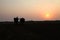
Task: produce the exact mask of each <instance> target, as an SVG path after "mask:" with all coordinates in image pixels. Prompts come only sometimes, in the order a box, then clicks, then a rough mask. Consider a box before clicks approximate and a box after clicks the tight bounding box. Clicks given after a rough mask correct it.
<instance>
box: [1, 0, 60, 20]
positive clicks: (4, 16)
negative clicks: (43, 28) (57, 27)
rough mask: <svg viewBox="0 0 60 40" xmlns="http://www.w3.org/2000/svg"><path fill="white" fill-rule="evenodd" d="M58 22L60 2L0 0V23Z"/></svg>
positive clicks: (46, 0)
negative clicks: (15, 20) (18, 20)
mask: <svg viewBox="0 0 60 40" xmlns="http://www.w3.org/2000/svg"><path fill="white" fill-rule="evenodd" d="M16 16H18V17H19V18H21V17H24V18H26V20H60V0H0V21H11V20H13V18H14V17H16Z"/></svg>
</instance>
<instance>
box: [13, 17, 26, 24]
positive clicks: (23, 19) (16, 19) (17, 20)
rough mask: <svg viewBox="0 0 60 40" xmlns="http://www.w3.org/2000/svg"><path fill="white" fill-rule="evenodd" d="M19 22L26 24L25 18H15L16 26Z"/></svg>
mask: <svg viewBox="0 0 60 40" xmlns="http://www.w3.org/2000/svg"><path fill="white" fill-rule="evenodd" d="M19 20H20V21H19ZM18 22H20V23H22V24H23V23H24V22H25V18H18V17H15V18H14V23H15V24H18Z"/></svg>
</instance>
